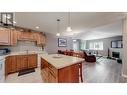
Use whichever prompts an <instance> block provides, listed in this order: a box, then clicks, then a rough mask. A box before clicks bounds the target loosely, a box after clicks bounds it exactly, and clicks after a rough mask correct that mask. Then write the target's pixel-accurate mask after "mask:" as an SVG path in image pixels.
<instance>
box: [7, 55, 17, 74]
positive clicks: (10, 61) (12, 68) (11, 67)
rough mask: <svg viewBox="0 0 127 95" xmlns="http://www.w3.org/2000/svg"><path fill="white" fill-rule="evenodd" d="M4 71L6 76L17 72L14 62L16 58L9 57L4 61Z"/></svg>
mask: <svg viewBox="0 0 127 95" xmlns="http://www.w3.org/2000/svg"><path fill="white" fill-rule="evenodd" d="M5 62H6V65H5V71H6V74H9V73H14V72H16V71H17V62H16V56H9V57H7V58H6V60H5Z"/></svg>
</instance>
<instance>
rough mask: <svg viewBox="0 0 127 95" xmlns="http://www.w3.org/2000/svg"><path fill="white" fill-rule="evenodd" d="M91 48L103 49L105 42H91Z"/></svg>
mask: <svg viewBox="0 0 127 95" xmlns="http://www.w3.org/2000/svg"><path fill="white" fill-rule="evenodd" d="M89 49H91V50H103V42H90V44H89Z"/></svg>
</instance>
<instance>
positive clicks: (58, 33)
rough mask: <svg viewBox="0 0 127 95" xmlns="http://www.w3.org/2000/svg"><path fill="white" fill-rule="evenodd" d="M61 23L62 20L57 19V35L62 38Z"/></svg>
mask: <svg viewBox="0 0 127 95" xmlns="http://www.w3.org/2000/svg"><path fill="white" fill-rule="evenodd" d="M59 22H60V19H57V33H56V36H60V28H59V24H60V23H59Z"/></svg>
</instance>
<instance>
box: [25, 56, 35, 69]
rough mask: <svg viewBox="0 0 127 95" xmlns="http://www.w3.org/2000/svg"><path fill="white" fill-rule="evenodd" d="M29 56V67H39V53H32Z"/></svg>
mask: <svg viewBox="0 0 127 95" xmlns="http://www.w3.org/2000/svg"><path fill="white" fill-rule="evenodd" d="M27 57H28V59H27V60H28V68H36V67H37V54H31V55H29V56H27Z"/></svg>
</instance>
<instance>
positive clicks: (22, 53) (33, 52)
mask: <svg viewBox="0 0 127 95" xmlns="http://www.w3.org/2000/svg"><path fill="white" fill-rule="evenodd" d="M44 53H45V52H43V51H28V53H26V51H22V52H11V53H9V54H7V55H2V56H0V60H1V59H5V58H6V57H7V56H14V55H27V54H44Z"/></svg>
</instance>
